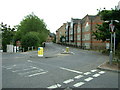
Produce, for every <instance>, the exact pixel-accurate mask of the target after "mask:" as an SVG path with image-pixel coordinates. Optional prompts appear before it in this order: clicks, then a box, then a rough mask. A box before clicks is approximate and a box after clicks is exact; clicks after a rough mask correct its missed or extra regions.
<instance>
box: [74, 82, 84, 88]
mask: <svg viewBox="0 0 120 90" xmlns="http://www.w3.org/2000/svg"><path fill="white" fill-rule="evenodd" d="M83 84H85V83H84V82H79V83H76V84H74V85H73V86H74V87H80V86H82V85H83Z"/></svg>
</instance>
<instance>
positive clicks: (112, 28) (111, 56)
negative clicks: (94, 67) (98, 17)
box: [105, 20, 119, 65]
mask: <svg viewBox="0 0 120 90" xmlns="http://www.w3.org/2000/svg"><path fill="white" fill-rule="evenodd" d="M113 21H115V22H117V23H119V21H118V20H111V23H110V24H109V30H110V28H111V30H110V32H111V45H110V47H111V48H110V59H109V62H110V65H112V59H113V52H112V51H113V50H112V41H113V40H112V37H113V33H114V55H115V36H116V34H115V31H114V27H115V26H114V25H113ZM105 22H106V23H108V22H110V21H105Z"/></svg>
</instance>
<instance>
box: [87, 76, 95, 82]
mask: <svg viewBox="0 0 120 90" xmlns="http://www.w3.org/2000/svg"><path fill="white" fill-rule="evenodd" d="M92 79H93V78H92V77H89V78H86V79H85V81H87V82H88V81H91V80H92Z"/></svg>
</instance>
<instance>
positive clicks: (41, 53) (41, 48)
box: [38, 47, 43, 57]
mask: <svg viewBox="0 0 120 90" xmlns="http://www.w3.org/2000/svg"><path fill="white" fill-rule="evenodd" d="M38 57H43V47H38Z"/></svg>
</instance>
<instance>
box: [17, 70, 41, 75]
mask: <svg viewBox="0 0 120 90" xmlns="http://www.w3.org/2000/svg"><path fill="white" fill-rule="evenodd" d="M41 71H43V70H41V69H39V70H33V71H30V72H24V73H18V74H19V75H25V74H29V73H34V72H41Z"/></svg>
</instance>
